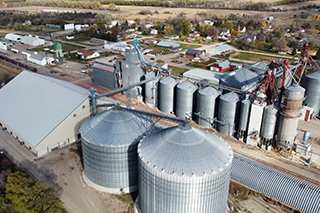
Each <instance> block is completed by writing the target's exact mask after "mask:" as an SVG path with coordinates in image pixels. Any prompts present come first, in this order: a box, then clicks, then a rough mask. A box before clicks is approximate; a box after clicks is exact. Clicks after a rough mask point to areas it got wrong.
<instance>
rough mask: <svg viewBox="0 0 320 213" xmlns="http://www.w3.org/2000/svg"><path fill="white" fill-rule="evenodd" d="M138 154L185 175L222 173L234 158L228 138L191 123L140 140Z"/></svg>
mask: <svg viewBox="0 0 320 213" xmlns="http://www.w3.org/2000/svg"><path fill="white" fill-rule="evenodd" d="M138 155H139V157H140V159H141V160H142V161H143V162H145V163H146V164H148V165H149V166H150V167H152V168H154V169H156V170H158V171H159V172H164V173H166V174H169V175H177V176H184V177H191V176H204V175H214V174H217V173H220V172H221V171H223V170H225V169H226V168H228V167H229V166H230V164H231V163H232V158H233V153H232V150H231V148H230V146H229V145H228V144H227V142H226V141H224V140H223V139H221V138H219V137H218V136H216V135H214V134H212V133H208V132H205V131H203V130H200V129H197V128H195V127H192V126H190V125H182V126H176V127H172V128H167V129H164V130H161V131H159V132H157V133H155V134H153V135H149V136H148V137H146V138H145V139H143V140H142V141H141V142H140V143H139V145H138Z"/></svg>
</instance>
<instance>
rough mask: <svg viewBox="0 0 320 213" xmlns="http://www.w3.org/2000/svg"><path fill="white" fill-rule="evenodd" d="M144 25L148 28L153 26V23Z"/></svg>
mask: <svg viewBox="0 0 320 213" xmlns="http://www.w3.org/2000/svg"><path fill="white" fill-rule="evenodd" d="M144 27H145V28H146V29H149V28H151V27H154V24H146V25H144Z"/></svg>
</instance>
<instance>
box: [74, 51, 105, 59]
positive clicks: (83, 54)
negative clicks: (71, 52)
mask: <svg viewBox="0 0 320 213" xmlns="http://www.w3.org/2000/svg"><path fill="white" fill-rule="evenodd" d="M99 56H100V53H98V52H96V51H91V50H86V49H79V50H77V57H78V58H81V59H83V60H88V59H91V58H97V57H99Z"/></svg>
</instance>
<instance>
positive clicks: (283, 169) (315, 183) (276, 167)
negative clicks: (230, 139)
mask: <svg viewBox="0 0 320 213" xmlns="http://www.w3.org/2000/svg"><path fill="white" fill-rule="evenodd" d="M233 152H234V153H236V154H238V155H241V156H242V157H245V158H247V159H250V160H253V161H255V162H257V163H260V164H262V165H264V166H267V167H269V168H271V169H275V170H277V171H279V172H282V173H284V174H286V175H289V176H291V177H294V178H297V179H299V180H302V181H305V182H307V183H309V184H312V185H314V186H316V187H320V182H319V181H316V180H313V179H311V178H308V177H306V176H304V175H300V174H298V173H296V172H293V171H290V170H288V169H285V168H283V167H280V166H277V165H275V164H273V163H269V162H267V161H264V160H261V159H259V158H257V157H254V156H251V155H248V154H246V153H243V152H240V151H238V150H233ZM298 167H300V166H298ZM303 169H306V167H303ZM308 170H309V171H310V172H314V171H311V170H310V169H308ZM317 174H318V172H317Z"/></svg>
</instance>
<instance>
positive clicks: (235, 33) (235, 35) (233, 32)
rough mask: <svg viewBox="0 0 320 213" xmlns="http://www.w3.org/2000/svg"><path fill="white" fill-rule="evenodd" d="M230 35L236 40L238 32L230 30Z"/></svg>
mask: <svg viewBox="0 0 320 213" xmlns="http://www.w3.org/2000/svg"><path fill="white" fill-rule="evenodd" d="M230 34H231V35H233V36H234V37H235V38H236V37H238V36H239V31H238V30H231V32H230Z"/></svg>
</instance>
